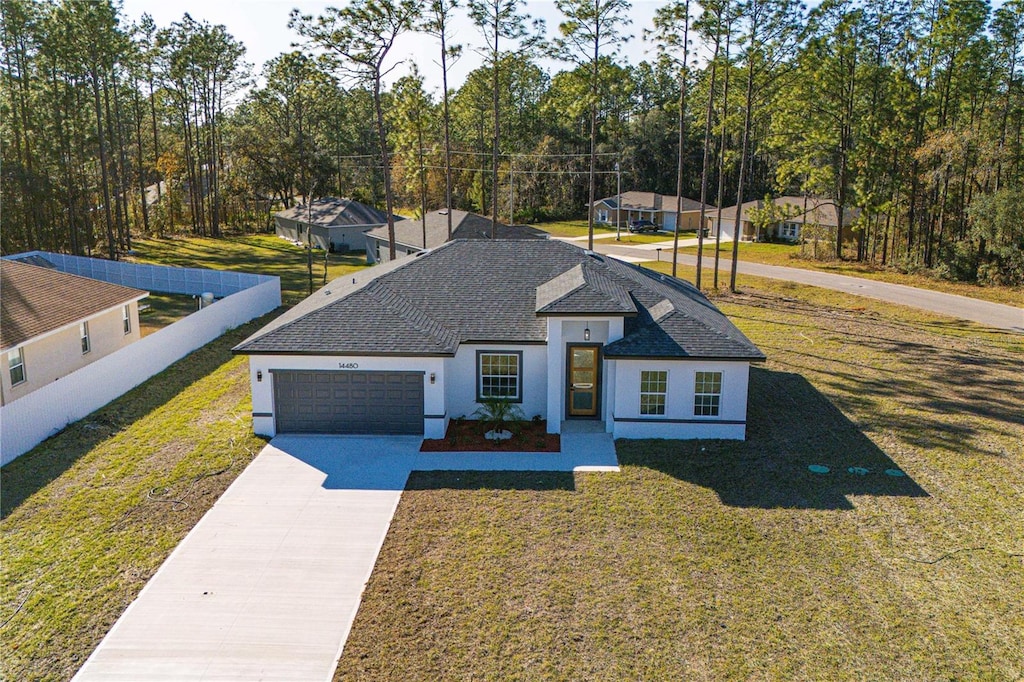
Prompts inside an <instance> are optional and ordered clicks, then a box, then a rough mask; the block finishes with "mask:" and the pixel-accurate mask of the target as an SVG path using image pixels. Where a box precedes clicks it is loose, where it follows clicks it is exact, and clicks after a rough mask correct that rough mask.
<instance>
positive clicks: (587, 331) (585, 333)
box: [583, 322, 590, 341]
mask: <svg viewBox="0 0 1024 682" xmlns="http://www.w3.org/2000/svg"><path fill="white" fill-rule="evenodd" d="M583 340H584V341H590V323H589V322H587V327H586V329H584V330H583Z"/></svg>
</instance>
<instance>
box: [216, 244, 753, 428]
mask: <svg viewBox="0 0 1024 682" xmlns="http://www.w3.org/2000/svg"><path fill="white" fill-rule="evenodd" d="M234 352H236V353H241V354H246V355H249V366H250V379H251V383H252V404H253V425H254V429H255V431H256V433H258V434H261V435H267V436H273V435H276V434H279V433H362V434H373V433H381V434H383V433H407V434H424V435H425V436H426V437H428V438H439V437H442V436H443V434H444V432H445V429H446V426H447V423H448V420H449V419H451V418H455V417H464V416H471V415H472V414H473V413H474V411H475V410H476V409H477V408H478V407H479V405H480V403H481V401H482V400H485V399H488V398H503V399H508V400H512V401H515V402H516V403H518V404H519V405H520V406H521V408H522V409H523V411H524V413H525V414H526V416H527V417H531V418H532V417H534V416H540V417H541V418H543V419H546V420H547V428H548V431H549V432H552V433H559V432H561V429H562V422H563V420H577V419H581V420H591V421H594V422H598V423H600V424H601V426H602V428H603V429H604V430H606V431H608V432H611V433H613V434H614V435H615V437H617V438H731V439H742V438H744V436H745V425H746V414H747V380H748V372H749V365H750V363H751V362H758V361H762V360H764V358H765V356H764V354H763V353H762V352H761V351H760V350H758V348H757V347H756V346H754V344H752V343H751V342H750V341H749V340H748V339H747V338H746V337H745V336H744V335H743V334H742V333H741V332H740V331H739V330H738V329H737V328H736V327H735V326H734V325H733V324H732V323H731V322H730V321H729V320H728V319H727V318H726V317H725V315H723V314H722V313H721V312H720V311H719V310H718V309H716V308H715V307H714V305H712V304H711V302H710V301H708V300H707V298H705V297H704V296H703V295H702V294H701V293H700V292H699V291H698V290H697V289H696V288H694V287H693V286H692V285H690V284H689V283H687V282H683V281H680V280H677V279H674V278H671V277H668V276H666V275H661V274H659V273H656V272H653V271H651V270H646V269H642V268H639V267H636V266H633V265H630V264H627V263H624V262H621V261H617V260H614V259H612V258H610V257H605V256H600V255H597V254H594V253H592V252H588V251H584V250H583V249H580V248H578V247H576V246H573V245H571V244H568V243H565V242H561V241H557V240H539V239H537V240H532V239H530V240H504V239H497V240H490V241H484V240H457V241H453V242H449V243H447V244H444V245H443V246H440V247H438V248H436V249H433V250H430V251H428V252H426V253H424V254H421V255H418V256H410V257H407V258H403V259H398V260H395V261H392V262H390V263H386V264H383V265H380V266H378V267H376V268H370V269H367V270H363V271H361V272H358V273H354V274H349V275H345V276H343V277H340V278H338V279H336V280H334V281H333V282H331V283H330V284H328V285H327V286H326V287H324V288H323V289H321V290H320V291H318V292H316V293H314V294H313V295H312V296H310V297H309V298H307V299H306V300H305V301H303V302H302V303H300V304H299V305H298V306H296V307H295V308H293V309H292V310H290V311H288V312H287V313H285V314H284V315H282V316H281V317H279V318H278V319H277V320H275V321H274V322H272V323H270V324H269V325H267V326H266V327H264V328H263V329H261V330H260V331H258V332H257V333H255V334H254V335H252V336H251V337H249V338H248V339H246V340H245V341H244V342H242V343H241V344H239V345H238V346H237V347H235V348H234Z"/></svg>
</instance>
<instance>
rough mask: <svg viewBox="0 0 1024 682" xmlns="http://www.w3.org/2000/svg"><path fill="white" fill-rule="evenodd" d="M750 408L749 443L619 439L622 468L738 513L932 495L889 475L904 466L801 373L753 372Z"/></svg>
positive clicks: (848, 505)
mask: <svg viewBox="0 0 1024 682" xmlns="http://www.w3.org/2000/svg"><path fill="white" fill-rule="evenodd" d="M748 405H749V408H748V415H747V417H748V418H747V440H746V441H743V442H739V441H726V440H698V441H670V440H664V441H651V440H648V441H619V442H617V443H616V446H617V449H618V453H619V462H620V464H623V465H627V466H643V467H648V468H650V469H655V470H657V471H661V472H663V473H665V474H668V475H670V476H672V477H674V478H677V479H679V480H681V481H687V482H690V483H693V484H695V485H699V486H701V487H704V488H708V489H710V490H714V491H715V492H716V493H717V494H718V497H719V499H720V500H721V501H722V503H723V504H727V505H730V506H734V507H753V508H759V509H776V508H780V509H783V508H784V509H853V504H852V503H851V502H850V499H849V498H850V497H853V496H857V495H876V496H904V497H928V493H927V492H926V491H925V490H924V489H922V488H921V487H920V486H919V485H918V484H917V483H915V482H914V481H913V480H912V479H911V478H910V477H909V476H907V475H905V474H904V475H903V476H890V475H888V474H886V473H885V472H886V470H899V466H898V465H897V464H896V463H895V462H893V461H892V459H890V458H889V456H888V455H886V454H885V452H883V451H882V450H881V449H880V448H879V447H878V446H877V445H875V444H874V443H873V442H872V441H871V440H870V439H868V438H867V436H865V435H864V434H863V433H861V431H860V430H859V429H858V428H857V426H856V425H855V424H854V423H853V422H851V421H850V420H849V419H847V418H846V415H844V414H843V413H842V412H840V411H839V410H838V409H837V408H836V407H835V406H834V405H833V404H832V403H831V402H829V400H828V399H827V398H826V397H825V396H823V395H822V394H821V393H819V392H818V390H817V389H816V388H814V386H812V385H811V384H810V382H808V381H807V380H806V379H804V378H803V377H802V376H800V375H799V374H792V373H788V372H775V371H770V370H766V369H759V368H752V369H751V370H750V389H749V397H748ZM811 465H820V466H825V467H828V469H829V472H828V473H825V474H818V473H813V472H811V471H810V470H809V468H808V467H809V466H811ZM850 467H859V468H862V469H867V473H863V474H859V473H850V472H849V468H850Z"/></svg>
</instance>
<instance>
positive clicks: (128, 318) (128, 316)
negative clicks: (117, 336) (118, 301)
mask: <svg viewBox="0 0 1024 682" xmlns="http://www.w3.org/2000/svg"><path fill="white" fill-rule="evenodd" d="M121 321H122V322H123V323H124V333H125V334H131V333H132V307H131V306H130V305H126V306H125V307H123V308H121Z"/></svg>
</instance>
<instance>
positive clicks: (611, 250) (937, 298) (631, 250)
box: [594, 243, 1024, 333]
mask: <svg viewBox="0 0 1024 682" xmlns="http://www.w3.org/2000/svg"><path fill="white" fill-rule="evenodd" d="M642 246H643V247H645V248H640V245H637V246H633V245H627V244H607V243H602V244H600V245H597V244H595V245H594V249H595V250H597V251H599V252H600V253H603V254H606V255H609V256H614V257H615V258H619V259H621V260H624V261H626V262H629V263H640V262H648V261H651V260H655V259H654V258H652V257H651V254H650V253H649V250H647V249H646V247H647V246H648V245H646V244H645V245H642ZM671 258H672V251H671V249H669V250H668V252H666V253H662V254H661V260H663V261H665V260H671ZM713 260H714V258H713V257H712V258H708V257H707V256H705V258H704V267H705V268H707V267H708V266H709V265H710V264H711V263H712V262H713ZM678 262H679V263H680V264H682V265H691V266H696V265H697V257H696V256H695V255H689V254H679V259H678ZM731 268H732V260H731V259H727V258H722V259H721V261H720V262H719V274H720V276H721V274H722V273H724V274H725V282H726V286H728V281H729V271H730V269H731ZM737 272H739V273H740V274H742V275H754V276H756V277H769V278H771V279H781V280H785V281H787V282H797V283H799V284H809V285H811V286H816V287H822V288H824V289H834V290H836V291H845V292H846V293H849V294H856V295H858V296H867V297H869V298H875V299H879V300H882V301H889V302H891V303H898V304H900V305H905V306H910V307H912V308H919V309H921V310H928V311H930V312H933V313H939V314H940V315H948V316H950V317H956V318H959V319H962V320H970V321H971V322H978V323H980V324H983V325H986V326H989V327H994V328H996V329H1006V330H1009V331H1013V332H1017V333H1024V309H1022V308H1018V307H1014V306H1011V305H1005V304H1002V303H992V302H990V301H983V300H980V299H977V298H968V297H967V296H958V295H956V294H946V293H943V292H941V291H932V290H931V289H919V288H917V287H908V286H906V285H903V284H890V283H888V282H879V281H877V280H873V279H867V278H864V277H852V276H850V275H837V274H833V273H831V272H821V271H819V270H806V269H803V268H787V267H783V266H779V265H762V264H761V263H750V262H747V261H742V260H741V261H739V266H738V268H737Z"/></svg>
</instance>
